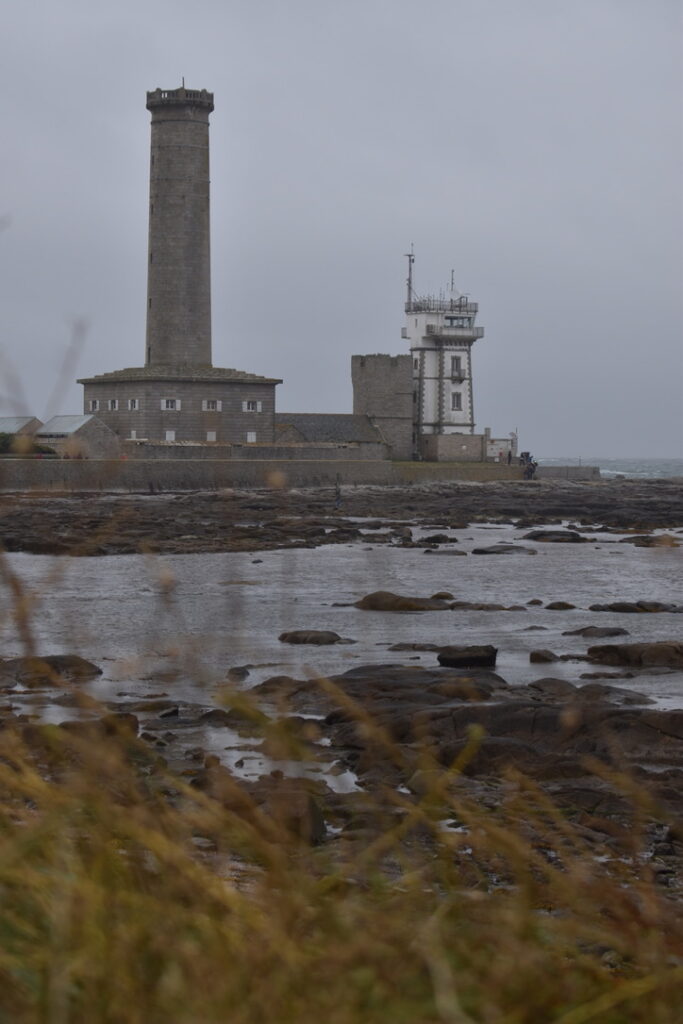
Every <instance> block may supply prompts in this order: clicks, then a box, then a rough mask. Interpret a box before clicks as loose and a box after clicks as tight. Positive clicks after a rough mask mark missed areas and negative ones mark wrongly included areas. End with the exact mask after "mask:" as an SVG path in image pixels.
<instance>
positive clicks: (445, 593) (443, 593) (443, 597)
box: [432, 590, 453, 601]
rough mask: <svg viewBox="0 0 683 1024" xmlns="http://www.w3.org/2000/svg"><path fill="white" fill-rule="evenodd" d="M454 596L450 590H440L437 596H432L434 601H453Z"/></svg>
mask: <svg viewBox="0 0 683 1024" xmlns="http://www.w3.org/2000/svg"><path fill="white" fill-rule="evenodd" d="M452 600H453V595H452V594H451V592H450V591H449V590H439V591H437V593H436V594H432V601H452Z"/></svg>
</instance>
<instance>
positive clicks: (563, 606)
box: [546, 601, 576, 612]
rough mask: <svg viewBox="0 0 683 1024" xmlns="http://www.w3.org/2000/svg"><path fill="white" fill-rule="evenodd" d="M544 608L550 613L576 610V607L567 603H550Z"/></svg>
mask: <svg viewBox="0 0 683 1024" xmlns="http://www.w3.org/2000/svg"><path fill="white" fill-rule="evenodd" d="M546 608H547V609H548V611H551V612H568V611H571V610H572V609H573V608H576V605H575V604H570V603H569V601H550V602H548V604H547V605H546Z"/></svg>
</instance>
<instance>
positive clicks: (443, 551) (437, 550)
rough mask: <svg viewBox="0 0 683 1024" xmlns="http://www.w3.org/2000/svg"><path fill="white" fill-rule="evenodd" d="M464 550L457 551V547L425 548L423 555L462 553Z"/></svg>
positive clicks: (463, 553) (464, 552) (464, 553)
mask: <svg viewBox="0 0 683 1024" xmlns="http://www.w3.org/2000/svg"><path fill="white" fill-rule="evenodd" d="M466 554H467V552H466V551H458V550H457V548H425V555H463V556H465V555H466Z"/></svg>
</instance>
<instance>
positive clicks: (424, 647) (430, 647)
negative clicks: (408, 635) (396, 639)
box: [387, 641, 442, 651]
mask: <svg viewBox="0 0 683 1024" xmlns="http://www.w3.org/2000/svg"><path fill="white" fill-rule="evenodd" d="M441 646H442V645H441V644H421V643H410V642H409V641H406V642H404V643H398V644H392V645H391V647H389V648H387V649H388V650H390V651H440V650H441Z"/></svg>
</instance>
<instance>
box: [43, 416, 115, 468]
mask: <svg viewBox="0 0 683 1024" xmlns="http://www.w3.org/2000/svg"><path fill="white" fill-rule="evenodd" d="M35 439H36V441H37V442H38V443H39V444H41V445H47V446H48V447H49V448H52V449H53V451H55V452H56V453H57V455H59V456H61V457H62V458H64V459H66V458H69V459H115V458H118V456H119V442H118V438H117V437H116V434H114V432H113V431H112V430H110V429H109V427H108V426H106V424H104V423H102V421H101V420H99V419H98V418H97V416H87V415H86V416H53V417H52V419H51V420H48V421H47V423H45V424H43V426H42V427H41V428H40V429H39V430H37V431H36V433H35Z"/></svg>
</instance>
